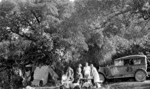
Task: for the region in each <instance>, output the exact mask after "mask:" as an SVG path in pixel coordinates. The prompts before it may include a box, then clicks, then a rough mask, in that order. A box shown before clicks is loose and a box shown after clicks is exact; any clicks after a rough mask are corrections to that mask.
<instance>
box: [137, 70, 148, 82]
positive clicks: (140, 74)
mask: <svg viewBox="0 0 150 89" xmlns="http://www.w3.org/2000/svg"><path fill="white" fill-rule="evenodd" d="M135 80H136V81H138V82H143V81H145V80H146V73H145V71H143V70H138V71H137V72H136V73H135Z"/></svg>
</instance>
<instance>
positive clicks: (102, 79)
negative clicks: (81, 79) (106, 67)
mask: <svg viewBox="0 0 150 89" xmlns="http://www.w3.org/2000/svg"><path fill="white" fill-rule="evenodd" d="M99 77H100V81H101V83H103V82H105V76H104V75H103V74H101V73H100V74H99Z"/></svg>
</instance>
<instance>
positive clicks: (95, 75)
mask: <svg viewBox="0 0 150 89" xmlns="http://www.w3.org/2000/svg"><path fill="white" fill-rule="evenodd" d="M91 75H92V77H93V79H94V84H95V85H96V87H97V88H99V87H100V84H99V83H100V77H99V74H98V71H97V69H96V68H95V67H94V66H93V64H91Z"/></svg>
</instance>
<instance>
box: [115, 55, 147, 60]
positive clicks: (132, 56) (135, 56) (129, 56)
mask: <svg viewBox="0 0 150 89" xmlns="http://www.w3.org/2000/svg"><path fill="white" fill-rule="evenodd" d="M137 57H145V58H146V56H145V55H128V56H124V57H120V58H117V59H115V61H116V60H124V59H126V58H137Z"/></svg>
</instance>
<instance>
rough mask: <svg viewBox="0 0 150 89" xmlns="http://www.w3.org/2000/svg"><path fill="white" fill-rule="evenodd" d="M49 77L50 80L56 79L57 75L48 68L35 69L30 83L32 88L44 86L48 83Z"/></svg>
mask: <svg viewBox="0 0 150 89" xmlns="http://www.w3.org/2000/svg"><path fill="white" fill-rule="evenodd" d="M49 75H50V76H51V77H52V79H58V75H57V74H56V73H55V71H54V70H53V69H52V68H51V67H50V66H42V67H36V68H35V71H34V75H33V78H34V80H33V81H32V85H33V86H44V85H46V84H47V82H48V77H49Z"/></svg>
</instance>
